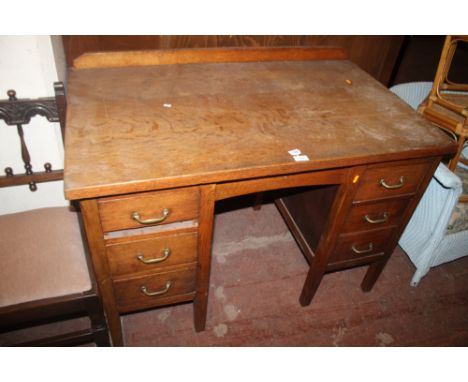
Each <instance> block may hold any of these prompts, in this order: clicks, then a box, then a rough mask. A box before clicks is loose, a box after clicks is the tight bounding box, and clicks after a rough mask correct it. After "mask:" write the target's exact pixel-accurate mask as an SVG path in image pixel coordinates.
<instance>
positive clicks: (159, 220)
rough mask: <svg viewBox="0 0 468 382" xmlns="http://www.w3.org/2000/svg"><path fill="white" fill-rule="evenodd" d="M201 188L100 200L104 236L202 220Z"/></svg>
mask: <svg viewBox="0 0 468 382" xmlns="http://www.w3.org/2000/svg"><path fill="white" fill-rule="evenodd" d="M198 198H199V193H198V188H196V187H191V188H183V189H178V190H167V191H156V192H148V193H141V194H135V195H127V196H118V197H112V198H104V199H100V200H99V214H100V217H101V224H102V229H103V231H104V232H109V231H117V230H123V229H128V228H141V227H145V226H152V225H157V224H166V223H172V222H177V221H182V220H190V219H196V218H197V217H198Z"/></svg>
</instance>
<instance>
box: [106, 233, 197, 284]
mask: <svg viewBox="0 0 468 382" xmlns="http://www.w3.org/2000/svg"><path fill="white" fill-rule="evenodd" d="M197 242H198V240H197V232H196V231H193V232H183V233H174V234H170V235H168V234H162V235H161V234H160V235H156V236H151V237H143V238H130V240H128V238H125V239H124V240H119V241H117V242H111V243H109V244H107V246H106V248H107V259H108V263H109V267H110V271H111V274H112V275H113V276H116V275H123V274H130V273H136V272H145V271H146V272H147V271H151V270H157V269H160V268H163V267H167V266H172V265H179V264H184V263H192V262H196V261H197Z"/></svg>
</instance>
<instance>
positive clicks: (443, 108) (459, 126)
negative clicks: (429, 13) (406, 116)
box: [419, 36, 468, 201]
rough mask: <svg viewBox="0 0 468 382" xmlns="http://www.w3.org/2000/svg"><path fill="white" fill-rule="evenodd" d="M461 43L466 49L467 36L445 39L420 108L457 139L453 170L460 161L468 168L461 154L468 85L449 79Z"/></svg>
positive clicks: (467, 133) (466, 131)
mask: <svg viewBox="0 0 468 382" xmlns="http://www.w3.org/2000/svg"><path fill="white" fill-rule="evenodd" d="M461 44H465V47H466V44H468V36H447V37H446V39H445V43H444V46H443V48H442V53H441V56H440V60H439V66H438V68H437V72H436V75H435V78H434V83H433V85H432V89H431V92H430V94H429V97H428V99H427V100H426V101H425V102H423V103H422V104H421V106H420V107H419V112H420V113H422V114H423V115H424V116H425V117H426V118H427V119H429V120H430V121H432V122H433V123H435V124H436V125H438V126H439V127H441V128H442V129H444V130H447V131H448V132H449V133H451V134H452V135H454V137H455V139H456V140H457V144H458V152H457V154H456V155H455V156H454V157H453V158H452V160H451V161H450V163H449V166H448V167H449V169H450V170H452V171H454V170H455V168H456V167H457V164H458V163H459V162H461V163H462V164H464V165H468V159H466V158H464V157H463V155H462V151H463V148H464V147H465V144H466V140H467V137H468V84H462V83H455V82H453V81H451V80H450V79H449V75H450V68H451V66H452V63H453V58H454V56H455V52H456V50H457V48H459V47H460V45H461ZM465 201H468V199H466V200H465Z"/></svg>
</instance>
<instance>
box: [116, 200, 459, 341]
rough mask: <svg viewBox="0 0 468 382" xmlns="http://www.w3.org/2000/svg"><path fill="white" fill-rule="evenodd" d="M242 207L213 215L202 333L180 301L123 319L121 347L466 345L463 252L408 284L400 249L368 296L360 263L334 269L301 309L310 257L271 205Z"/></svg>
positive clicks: (408, 268) (408, 269)
mask: <svg viewBox="0 0 468 382" xmlns="http://www.w3.org/2000/svg"><path fill="white" fill-rule="evenodd" d="M238 207H239V206H238ZM240 207H242V208H235V209H229V208H225V210H224V211H222V212H219V213H218V214H217V217H216V226H215V238H214V248H213V258H212V274H211V285H210V296H209V307H208V320H207V328H206V331H205V332H203V333H195V331H194V329H193V319H192V314H193V311H192V305H191V304H181V305H177V306H172V307H167V308H160V309H156V310H150V311H145V312H139V313H134V314H129V315H126V316H123V318H122V321H123V326H124V338H125V344H126V345H127V346H452V345H453V346H457V345H459V346H466V345H468V282H467V281H466V280H467V276H468V258H464V259H460V260H458V261H455V262H453V263H449V264H445V265H442V266H440V267H438V268H434V269H433V270H431V271H430V273H429V274H428V275H427V276H426V277H425V278H424V279H423V280H422V282H421V283H420V285H419V286H418V287H416V288H413V287H411V286H410V285H409V282H410V279H411V276H412V273H413V271H414V267H413V266H412V264H411V263H410V261H409V259H408V258H407V257H406V255H405V254H404V253H403V252H402V251H401V250H400V249H397V250H396V251H395V253H394V255H393V257H392V259H391V260H390V262H389V263H388V265H387V267H386V269H385V270H384V272H383V274H382V275H381V277H380V279H379V280H378V282H377V284H376V285H375V287H374V289H373V290H372V291H371V292H369V293H363V292H362V291H361V289H360V282H361V279H362V277H363V275H364V272H365V268H355V269H352V270H348V271H345V272H338V273H332V274H328V275H326V276H325V277H324V279H323V281H322V283H321V285H320V287H319V290H318V292H317V294H316V296H315V298H314V300H313V301H312V304H311V305H310V306H308V307H305V308H303V307H301V306H300V305H299V302H298V297H299V294H300V291H301V288H302V284H303V282H304V279H305V275H306V272H307V269H308V267H307V262H306V260H305V259H304V257H303V255H302V254H301V252H300V251H299V249H298V247H297V245H296V243H295V241H294V239H293V238H292V236H291V235H290V233H289V231H288V229H287V227H286V225H285V224H284V222H283V220H282V218H281V216H280V215H279V213H278V211H277V210H276V207H275V206H274V205H273V204H266V205H263V207H262V209H261V210H260V211H254V210H253V209H252V208H250V207H246V206H240Z"/></svg>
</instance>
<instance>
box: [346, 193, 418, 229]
mask: <svg viewBox="0 0 468 382" xmlns="http://www.w3.org/2000/svg"><path fill="white" fill-rule="evenodd" d="M408 202H409V199H408V198H400V199H392V200H387V201H383V202H376V203H366V204H359V205H354V206H353V207H352V208H351V211H350V212H349V215H348V217H347V218H346V221H345V224H344V227H343V230H342V233H351V232H358V231H368V230H371V229H380V228H387V227H391V226H394V225H398V224H399V223H400V220H401V218H402V216H403V213H404V212H405V209H406V206H407V205H408Z"/></svg>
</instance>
